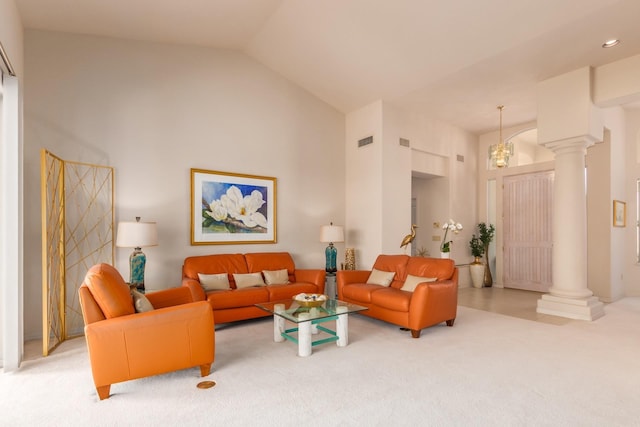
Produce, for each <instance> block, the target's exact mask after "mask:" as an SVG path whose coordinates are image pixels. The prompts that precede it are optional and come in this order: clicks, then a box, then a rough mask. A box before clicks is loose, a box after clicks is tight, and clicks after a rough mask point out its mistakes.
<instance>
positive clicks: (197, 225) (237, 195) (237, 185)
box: [191, 169, 277, 245]
mask: <svg viewBox="0 0 640 427" xmlns="http://www.w3.org/2000/svg"><path fill="white" fill-rule="evenodd" d="M276 241H277V239H276V178H272V177H267V176H258V175H245V174H237V173H231V172H220V171H210V170H204V169H191V244H192V245H230V244H245V243H276Z"/></svg>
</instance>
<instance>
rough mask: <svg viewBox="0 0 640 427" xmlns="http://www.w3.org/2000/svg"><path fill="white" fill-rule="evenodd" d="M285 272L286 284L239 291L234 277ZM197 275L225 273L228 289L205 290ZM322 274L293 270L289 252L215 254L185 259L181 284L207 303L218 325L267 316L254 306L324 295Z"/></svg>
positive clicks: (323, 275)
mask: <svg viewBox="0 0 640 427" xmlns="http://www.w3.org/2000/svg"><path fill="white" fill-rule="evenodd" d="M283 269H286V270H287V276H288V282H289V283H286V284H284V283H282V284H267V285H264V286H252V287H247V288H241V289H238V288H237V286H236V282H235V279H234V277H233V274H234V273H235V274H247V273H261V274H262V275H263V277H265V276H264V275H265V273H264V272H265V271H268V272H269V271H277V270H283ZM198 273H200V274H221V273H226V274H227V277H228V281H229V289H224V290H210V291H205V290H204V288H203V287H202V285H201V283H200V278H199V276H198ZM324 284H325V271H324V270H310V269H306V270H305V269H296V266H295V263H294V262H293V259H292V258H291V255H290V254H289V253H288V252H263V253H248V254H216V255H204V256H193V257H189V258H186V259H185V260H184V264H183V266H182V285H183V286H185V287H187V288H189V289H190V290H191V295H192V296H193V300H194V301H208V302H209V304H210V305H211V308H212V309H213V316H214V318H215V320H216V323H217V324H220V323H228V322H235V321H238V320H245V319H253V318H257V317H265V316H269V315H270V314H269V313H268V312H266V311H264V310H261V309H259V308H258V307H256V306H254V304H259V303H264V302H269V301H278V300H284V299H289V298H292V297H293V296H295V295H297V294H299V293H302V292H305V293H318V294H322V293H324Z"/></svg>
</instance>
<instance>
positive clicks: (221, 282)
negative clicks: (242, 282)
mask: <svg viewBox="0 0 640 427" xmlns="http://www.w3.org/2000/svg"><path fill="white" fill-rule="evenodd" d="M198 279H200V285H201V286H202V289H204V290H205V292H208V291H215V290H227V289H231V285H229V275H228V274H227V273H219V274H203V273H198Z"/></svg>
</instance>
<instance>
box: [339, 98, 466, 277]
mask: <svg viewBox="0 0 640 427" xmlns="http://www.w3.org/2000/svg"><path fill="white" fill-rule="evenodd" d="M346 135H347V138H346V144H347V145H346V161H347V182H346V188H347V201H346V206H347V213H346V215H347V229H348V230H347V232H348V235H350V236H351V238H349V237H348V238H347V246H353V247H355V248H356V253H357V254H358V253H359V254H360V263H358V266H359V268H360V267H361V268H365V269H366V268H370V267H371V266H372V265H373V263H374V261H375V259H376V257H377V256H378V255H379V254H381V253H384V254H394V253H395V254H397V253H403V252H404V251H403V250H402V249H400V242H401V241H402V238H403V237H404V236H405V235H406V234H408V233H409V231H410V226H411V198H412V197H415V198H416V199H417V201H418V209H419V210H421V211H422V212H419V214H418V219H419V220H420V221H425V222H426V224H418V225H419V227H420V228H419V229H418V233H420V236H421V238H420V241H423V242H424V241H425V240H426V239H431V236H432V235H433V234H434V233H436V235H440V233H441V232H442V230H441V229H438V230H434V229H433V228H432V224H433V222H440V223H442V222H443V221H446V220H448V219H449V218H454V219H455V220H456V221H457V222H460V223H462V224H463V226H464V227H465V228H464V230H463V231H462V232H461V233H460V234H458V235H457V236H455V238H454V245H453V246H452V254H451V256H452V258H453V259H454V260H455V261H456V263H458V264H462V263H468V262H469V261H470V260H471V254H470V251H469V247H468V242H469V240H470V238H471V235H472V234H473V228H474V227H475V224H476V222H477V214H476V212H477V211H476V184H475V175H476V156H477V137H475V136H474V135H472V134H469V133H467V132H465V131H463V130H461V129H458V128H456V127H455V126H451V125H449V124H447V123H443V122H441V121H438V120H435V119H433V118H430V117H426V116H423V115H415V114H410V113H407V112H404V111H401V110H398V109H395V108H394V107H393V106H391V105H389V104H387V103H384V102H382V101H377V102H374V103H372V104H369V105H368V106H366V107H363V108H361V109H359V110H357V111H354V112H352V113H350V114H348V115H347V132H346ZM370 135H373V136H374V144H371V145H369V146H365V147H363V148H360V149H358V148H357V141H358V139H361V138H364V137H367V136H370ZM399 138H404V139H408V140H409V141H410V145H411V148H412V149H411V150H408V149H406V147H403V146H400V145H399ZM380 141H383V143H382V144H380V143H379V142H380ZM425 153H428V154H425ZM425 155H426V156H430V157H432V158H433V159H436V158H437V159H441V158H444V159H445V161H446V165H447V167H444V168H442V167H438V169H439V170H442V171H444V172H445V173H446V174H447V178H446V181H443V182H446V185H447V188H446V193H447V195H448V196H447V197H446V198H441V197H439V193H438V192H437V191H436V192H433V193H432V192H431V191H432V190H431V189H430V187H428V186H424V185H419V187H418V188H414V189H412V179H411V168H412V164H413V163H414V162H413V158H412V156H413V157H415V156H425ZM457 155H461V156H463V157H464V161H458V160H457ZM419 163H420V164H421V165H423V166H425V165H427V164H428V163H429V162H428V161H427V162H419ZM432 163H433V165H432V166H434V165H435V166H440V165H442V162H441V161H440V160H438V161H435V162H432ZM414 182H415V180H414ZM437 188H438V189H439V190H440V191H442V187H441V186H438V187H437ZM426 203H432V204H434V205H437V206H438V207H437V209H432V210H429V211H430V212H433V214H434V215H437V216H435V217H428V218H427V217H426V216H425V215H426V214H425V213H424V212H427V209H426V208H424V209H423V208H422V207H421V206H424V205H425V204H426ZM430 247H435V248H436V249H437V248H438V247H439V246H438V244H436V245H435V246H434V245H433V244H431V245H430ZM409 253H410V251H409V250H408V249H407V254H409ZM430 253H431V255H432V256H439V251H437V252H436V251H433V250H430Z"/></svg>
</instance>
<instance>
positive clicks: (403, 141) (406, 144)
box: [400, 138, 409, 147]
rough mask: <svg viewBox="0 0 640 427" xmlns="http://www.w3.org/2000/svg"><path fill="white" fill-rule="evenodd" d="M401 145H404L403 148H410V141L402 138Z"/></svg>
mask: <svg viewBox="0 0 640 427" xmlns="http://www.w3.org/2000/svg"><path fill="white" fill-rule="evenodd" d="M400 145H402V146H403V147H408V146H409V140H408V139H405V138H400Z"/></svg>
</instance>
